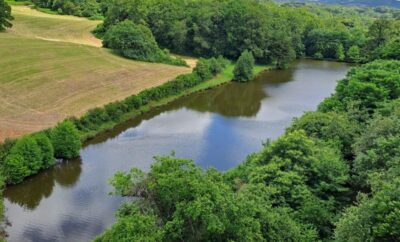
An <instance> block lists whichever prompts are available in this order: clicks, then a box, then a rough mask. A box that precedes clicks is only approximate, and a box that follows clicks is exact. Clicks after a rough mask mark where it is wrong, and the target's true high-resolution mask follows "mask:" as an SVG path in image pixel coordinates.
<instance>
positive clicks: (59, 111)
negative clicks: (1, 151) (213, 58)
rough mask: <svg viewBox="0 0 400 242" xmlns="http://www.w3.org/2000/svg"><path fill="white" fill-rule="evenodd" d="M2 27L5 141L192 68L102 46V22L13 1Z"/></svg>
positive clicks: (0, 93) (1, 125)
mask: <svg viewBox="0 0 400 242" xmlns="http://www.w3.org/2000/svg"><path fill="white" fill-rule="evenodd" d="M13 15H14V17H15V20H14V22H13V24H14V27H13V28H12V30H9V31H8V32H6V33H0V142H1V141H2V140H4V139H5V138H7V137H9V138H14V137H18V136H21V135H23V134H26V133H30V132H34V131H38V130H41V129H43V128H47V127H51V126H53V125H55V124H56V123H57V122H58V121H60V120H63V119H65V118H67V117H69V116H79V115H81V114H83V113H84V112H86V111H87V110H88V109H90V108H93V107H96V106H102V105H104V104H106V103H109V102H112V101H115V100H120V99H123V98H125V97H127V96H129V95H132V94H135V93H138V92H140V91H142V90H144V89H146V88H149V87H153V86H157V85H160V84H162V83H164V82H166V81H168V80H170V79H173V78H174V77H175V76H177V75H178V74H181V73H187V72H190V71H191V70H190V68H185V67H177V66H170V65H164V64H153V63H145V62H136V61H132V60H128V59H124V58H121V57H118V56H116V55H114V54H112V53H110V52H109V51H108V50H106V49H103V48H99V47H98V46H99V45H100V40H98V39H96V38H95V37H93V36H92V35H91V33H90V30H91V29H93V28H94V27H95V26H96V25H97V24H98V22H96V21H90V20H87V19H84V18H77V17H71V16H59V15H50V14H45V13H41V12H37V11H35V10H32V9H29V8H28V7H24V6H14V7H13Z"/></svg>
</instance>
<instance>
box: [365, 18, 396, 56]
mask: <svg viewBox="0 0 400 242" xmlns="http://www.w3.org/2000/svg"><path fill="white" fill-rule="evenodd" d="M392 29H393V23H392V21H391V20H388V19H377V20H375V21H374V23H373V24H372V25H371V26H370V27H369V31H368V36H369V43H368V48H369V49H370V50H374V49H375V48H377V47H379V46H381V45H384V44H386V43H387V42H388V41H389V40H390V38H391V32H392Z"/></svg>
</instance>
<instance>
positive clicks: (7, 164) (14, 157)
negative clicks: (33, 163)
mask: <svg viewBox="0 0 400 242" xmlns="http://www.w3.org/2000/svg"><path fill="white" fill-rule="evenodd" d="M3 165H4V173H5V175H6V182H7V183H8V184H17V183H20V182H22V181H23V180H24V178H25V177H27V176H29V175H30V174H31V171H30V170H29V167H28V166H27V165H26V162H25V159H24V157H23V156H22V155H19V154H10V155H8V156H7V158H6V159H5V161H4V164H3Z"/></svg>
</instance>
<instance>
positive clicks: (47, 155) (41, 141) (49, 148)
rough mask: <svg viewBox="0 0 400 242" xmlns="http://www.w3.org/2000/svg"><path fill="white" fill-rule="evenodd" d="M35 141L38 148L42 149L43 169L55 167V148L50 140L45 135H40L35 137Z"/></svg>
mask: <svg viewBox="0 0 400 242" xmlns="http://www.w3.org/2000/svg"><path fill="white" fill-rule="evenodd" d="M34 139H35V141H36V143H37V144H38V146H39V147H40V151H41V156H42V167H41V168H49V167H51V166H53V165H54V163H55V158H54V148H53V145H52V144H51V141H50V139H49V138H48V137H47V136H46V135H45V134H43V133H39V134H36V135H34Z"/></svg>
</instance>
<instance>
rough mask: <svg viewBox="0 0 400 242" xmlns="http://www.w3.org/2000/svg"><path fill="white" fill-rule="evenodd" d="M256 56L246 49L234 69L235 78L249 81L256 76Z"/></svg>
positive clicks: (240, 80)
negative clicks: (254, 69) (254, 71)
mask: <svg viewBox="0 0 400 242" xmlns="http://www.w3.org/2000/svg"><path fill="white" fill-rule="evenodd" d="M253 68H254V57H253V55H252V54H251V52H249V51H247V50H246V51H244V52H243V53H242V54H241V55H240V57H239V59H238V60H237V62H236V65H235V69H234V70H233V75H234V77H233V80H235V81H238V82H247V81H249V80H251V79H253V78H254V73H253Z"/></svg>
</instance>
